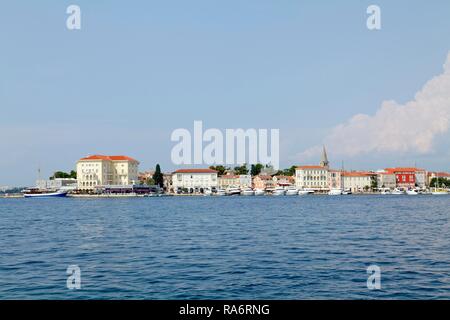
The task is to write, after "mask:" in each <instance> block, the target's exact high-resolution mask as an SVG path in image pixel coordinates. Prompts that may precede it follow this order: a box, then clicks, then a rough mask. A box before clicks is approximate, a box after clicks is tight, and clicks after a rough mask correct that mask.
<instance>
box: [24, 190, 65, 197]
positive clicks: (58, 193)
mask: <svg viewBox="0 0 450 320" xmlns="http://www.w3.org/2000/svg"><path fill="white" fill-rule="evenodd" d="M68 192H69V190H44V189H38V188H28V189H25V190H22V193H23V196H24V198H53V197H65V196H67V193H68Z"/></svg>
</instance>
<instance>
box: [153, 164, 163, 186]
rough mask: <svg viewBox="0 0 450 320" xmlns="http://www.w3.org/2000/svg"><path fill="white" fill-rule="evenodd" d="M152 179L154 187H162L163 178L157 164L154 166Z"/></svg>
mask: <svg viewBox="0 0 450 320" xmlns="http://www.w3.org/2000/svg"><path fill="white" fill-rule="evenodd" d="M152 179H153V181H154V183H155V185H157V186H159V187H160V188H162V187H163V186H164V176H163V174H162V173H161V167H160V166H159V163H158V164H157V165H156V168H155V173H154V174H153V177H152Z"/></svg>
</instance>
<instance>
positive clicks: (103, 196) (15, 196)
mask: <svg viewBox="0 0 450 320" xmlns="http://www.w3.org/2000/svg"><path fill="white" fill-rule="evenodd" d="M429 195H431V194H420V195H418V196H429ZM449 195H450V194H449ZM317 196H329V197H345V196H396V195H393V194H381V193H376V192H367V193H352V194H351V195H329V194H327V193H315V194H310V195H281V196H276V195H272V194H265V195H261V196H254V195H253V196H246V195H231V196H228V195H225V196H217V195H209V196H205V195H204V194H173V193H170V194H161V195H148V194H145V195H144V194H68V195H67V197H65V198H73V199H117V198H166V197H202V198H203V197H204V198H230V197H243V198H264V197H275V198H296V197H300V198H303V197H317ZM397 196H399V195H397ZM400 196H407V194H403V195H400ZM49 198H51V197H49ZM0 199H27V198H25V197H24V196H23V195H22V194H11V195H0Z"/></svg>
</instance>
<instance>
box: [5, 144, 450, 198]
mask: <svg viewBox="0 0 450 320" xmlns="http://www.w3.org/2000/svg"><path fill="white" fill-rule="evenodd" d="M449 187H450V173H447V172H433V171H428V170H426V169H422V168H416V167H395V168H386V169H383V170H378V171H349V170H344V168H341V169H334V168H332V167H331V166H330V163H329V161H328V156H327V152H326V149H325V147H324V148H323V151H322V156H321V159H320V162H318V163H317V164H316V165H298V166H292V167H291V168H289V169H286V170H282V171H281V170H278V171H276V170H274V169H273V168H272V167H271V166H270V165H262V164H256V165H251V168H250V169H249V168H247V165H245V164H244V165H241V166H238V167H235V168H233V169H231V168H225V167H223V166H215V167H214V166H212V167H209V168H184V169H178V170H176V171H174V172H170V173H163V172H162V171H161V168H160V166H159V165H157V166H156V168H155V170H149V171H144V172H141V171H139V161H138V160H136V159H133V158H131V157H129V156H107V155H91V156H87V157H84V158H81V159H79V160H78V161H77V163H76V170H74V171H72V172H71V173H70V174H68V173H63V172H55V174H54V175H53V176H52V177H50V178H49V179H38V180H37V181H36V186H35V187H31V188H26V189H24V190H21V192H20V193H21V195H23V196H25V197H27V196H28V197H39V196H72V197H88V196H152V195H217V196H224V195H309V194H328V195H345V194H408V195H416V194H448V193H449V189H448V188H449ZM5 189H6V188H4V190H3V194H4V196H5V194H7V191H6V190H5ZM16 196H17V193H16Z"/></svg>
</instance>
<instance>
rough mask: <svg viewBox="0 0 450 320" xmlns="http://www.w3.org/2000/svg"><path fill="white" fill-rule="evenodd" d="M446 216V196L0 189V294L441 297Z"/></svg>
mask: <svg viewBox="0 0 450 320" xmlns="http://www.w3.org/2000/svg"><path fill="white" fill-rule="evenodd" d="M449 221H450V196H448V197H447V196H434V197H433V196H415V197H413V196H340V197H330V196H305V197H300V196H299V197H296V196H293V197H287V196H286V197H269V196H267V197H161V198H129V199H73V198H66V199H65V198H62V199H0V299H450V228H449V227H450V223H449ZM69 265H78V266H79V268H80V270H81V289H80V290H76V289H74V290H69V289H68V288H67V286H66V281H67V277H68V275H67V273H66V270H67V268H68V266H69ZM370 265H377V266H379V267H380V268H381V290H369V289H368V288H367V279H368V276H369V274H368V273H367V267H368V266H370Z"/></svg>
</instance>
